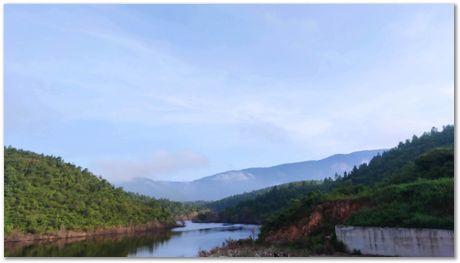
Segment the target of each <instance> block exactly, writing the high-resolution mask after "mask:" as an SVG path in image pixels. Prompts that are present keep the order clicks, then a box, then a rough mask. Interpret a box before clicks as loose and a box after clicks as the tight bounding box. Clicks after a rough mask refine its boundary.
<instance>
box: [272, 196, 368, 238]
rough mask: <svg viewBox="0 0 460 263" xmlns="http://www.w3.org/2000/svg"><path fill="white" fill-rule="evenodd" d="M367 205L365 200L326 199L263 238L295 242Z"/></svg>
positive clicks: (344, 218) (338, 221) (340, 220)
mask: <svg viewBox="0 0 460 263" xmlns="http://www.w3.org/2000/svg"><path fill="white" fill-rule="evenodd" d="M369 206H370V203H369V202H368V201H366V200H334V201H326V202H323V203H321V204H319V205H318V206H316V207H315V208H314V209H313V211H312V212H311V213H310V215H309V216H307V217H305V218H302V219H301V220H299V221H298V222H292V224H290V225H289V226H287V227H283V228H281V229H278V230H275V231H272V232H269V233H268V234H267V235H266V236H265V239H264V240H265V241H267V242H271V243H288V242H295V241H297V240H300V239H302V238H303V237H305V236H307V235H309V234H310V233H312V232H313V231H315V230H317V229H318V228H319V227H321V226H322V225H324V224H332V225H335V224H341V223H343V222H344V221H345V220H347V219H348V218H349V217H350V216H351V215H352V214H353V213H355V212H357V211H358V210H360V209H362V208H363V207H369Z"/></svg>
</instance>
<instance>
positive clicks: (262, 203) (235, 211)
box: [198, 178, 332, 224]
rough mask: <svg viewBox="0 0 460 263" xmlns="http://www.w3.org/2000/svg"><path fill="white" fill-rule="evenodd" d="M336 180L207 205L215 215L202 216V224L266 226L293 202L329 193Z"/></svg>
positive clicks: (283, 187) (276, 188) (288, 186)
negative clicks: (204, 222) (217, 222)
mask: <svg viewBox="0 0 460 263" xmlns="http://www.w3.org/2000/svg"><path fill="white" fill-rule="evenodd" d="M331 182H332V179H330V178H327V179H325V180H317V181H301V182H293V183H287V184H282V185H277V186H273V187H267V188H264V189H260V190H257V191H252V192H249V193H244V194H241V195H234V196H230V197H227V198H224V199H221V200H218V201H214V202H211V203H208V204H206V207H208V208H209V209H210V210H211V211H210V212H207V213H205V214H200V215H199V217H198V220H202V221H221V222H226V223H248V224H262V223H264V222H266V221H267V220H268V219H269V217H270V216H271V215H272V214H273V213H274V212H276V211H278V210H280V209H282V208H285V207H286V205H287V203H289V201H291V200H294V199H299V198H303V197H305V196H307V194H308V193H310V192H313V191H327V190H328V189H329V188H330V187H331Z"/></svg>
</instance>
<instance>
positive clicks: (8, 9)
mask: <svg viewBox="0 0 460 263" xmlns="http://www.w3.org/2000/svg"><path fill="white" fill-rule="evenodd" d="M4 39H5V40H4V44H5V49H4V55H5V80H4V81H5V82H4V87H5V90H4V98H5V101H4V112H5V125H4V129H5V137H4V141H5V145H12V146H14V147H17V148H23V149H27V150H32V151H36V152H40V153H45V154H52V155H57V156H62V157H63V158H64V159H65V160H67V161H70V162H72V163H75V164H77V165H80V166H82V167H89V168H90V170H92V171H93V172H95V173H96V174H98V175H102V176H103V177H105V178H107V179H109V180H111V181H113V182H119V181H123V180H129V179H131V178H134V177H149V178H151V179H155V180H193V179H197V178H199V177H202V176H206V175H211V174H214V173H218V172H222V171H226V170H231V169H242V168H247V167H259V166H272V165H275V164H280V163H286V162H295V161H303V160H310V159H321V158H324V157H326V156H328V155H332V154H335V153H348V152H352V151H357V150H364V149H376V148H388V147H393V146H395V145H397V143H398V142H399V141H402V140H405V139H406V138H410V137H411V136H412V135H413V134H421V133H423V132H424V131H428V130H429V129H430V128H431V127H433V126H436V127H441V126H442V125H445V124H453V122H454V6H453V5H447V4H443V5H427V4H424V5H413V4H412V5H402V4H398V5H195V6H193V5H11V4H10V5H6V6H5V38H4Z"/></svg>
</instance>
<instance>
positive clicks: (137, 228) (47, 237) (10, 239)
mask: <svg viewBox="0 0 460 263" xmlns="http://www.w3.org/2000/svg"><path fill="white" fill-rule="evenodd" d="M180 226H182V225H181V224H178V223H177V222H174V223H172V222H171V223H160V222H158V221H151V222H148V223H145V224H139V225H130V226H115V227H107V228H102V227H100V228H95V229H90V230H84V231H82V230H80V231H79V230H58V231H55V232H48V233H43V234H32V233H24V232H21V231H18V230H13V231H12V233H10V234H8V235H5V238H4V242H5V244H6V243H19V242H33V241H55V240H59V239H71V238H88V237H94V236H103V235H118V234H135V233H142V232H149V231H153V230H162V229H171V228H174V227H180Z"/></svg>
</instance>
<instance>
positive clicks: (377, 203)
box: [261, 126, 454, 245]
mask: <svg viewBox="0 0 460 263" xmlns="http://www.w3.org/2000/svg"><path fill="white" fill-rule="evenodd" d="M453 147H454V127H453V126H446V127H444V128H443V130H442V131H437V130H436V129H432V130H431V132H427V133H424V134H423V135H422V136H421V137H416V136H414V137H413V138H412V140H407V141H406V142H405V143H400V144H399V145H398V146H397V147H395V148H393V149H391V150H389V151H387V152H384V153H383V154H382V155H379V156H376V157H375V158H373V159H372V160H371V161H370V162H369V164H363V165H361V166H360V167H355V168H354V169H353V170H352V171H351V172H350V173H344V175H343V176H338V177H337V178H336V180H335V181H334V182H332V183H331V187H330V188H329V191H317V192H314V193H310V194H309V195H308V196H306V197H304V198H303V199H301V200H291V201H290V202H289V203H288V204H286V207H287V208H285V209H284V210H281V211H278V212H275V213H274V216H273V217H272V220H270V221H269V222H268V223H266V224H264V226H263V227H262V230H261V237H262V238H263V237H264V236H265V235H266V234H267V233H269V232H270V231H273V230H276V229H280V228H283V227H285V226H286V224H292V223H293V222H297V221H298V220H299V219H300V218H305V217H307V216H308V215H309V214H310V212H311V210H312V208H313V207H314V206H316V205H318V204H320V203H322V202H325V201H331V200H349V199H360V200H366V201H367V202H370V203H371V204H372V206H371V207H369V208H363V209H361V210H360V211H358V212H356V213H354V214H353V215H352V216H351V217H350V218H349V219H348V220H347V221H346V222H345V223H346V224H349V225H359V226H389V227H423V228H443V229H453V227H454V178H453V177H454V148H453ZM332 233H333V225H327V224H326V225H325V226H324V227H323V228H322V229H320V230H319V231H318V233H317V235H316V236H315V235H311V236H310V237H308V238H307V239H306V240H304V242H306V243H308V244H309V245H313V243H314V242H309V241H312V240H313V241H314V240H315V238H318V237H319V236H320V235H323V236H324V235H325V234H328V235H330V234H332ZM310 243H311V244H310Z"/></svg>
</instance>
